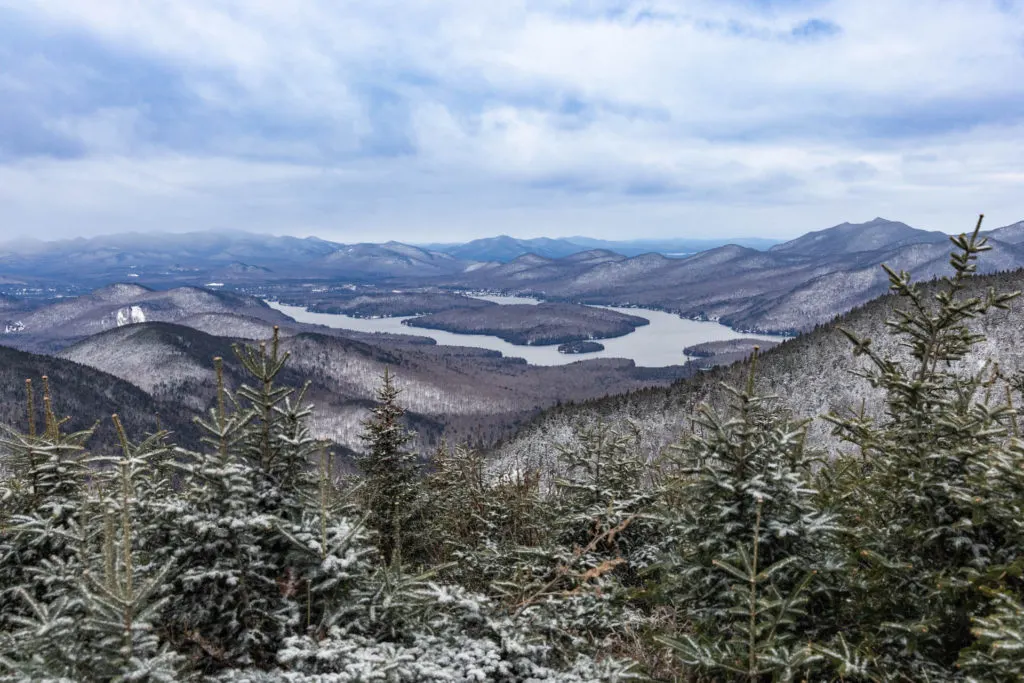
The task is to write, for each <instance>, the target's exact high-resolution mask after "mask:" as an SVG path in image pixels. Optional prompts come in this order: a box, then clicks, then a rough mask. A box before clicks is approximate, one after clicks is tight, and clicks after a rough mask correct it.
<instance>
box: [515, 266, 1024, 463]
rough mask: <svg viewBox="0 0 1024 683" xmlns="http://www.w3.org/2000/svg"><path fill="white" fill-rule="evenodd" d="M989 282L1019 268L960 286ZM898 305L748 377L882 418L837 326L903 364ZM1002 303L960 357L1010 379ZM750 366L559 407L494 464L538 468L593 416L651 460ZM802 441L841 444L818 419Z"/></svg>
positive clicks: (782, 348)
mask: <svg viewBox="0 0 1024 683" xmlns="http://www.w3.org/2000/svg"><path fill="white" fill-rule="evenodd" d="M982 258H984V257H982ZM941 288H942V284H941V283H940V282H936V281H931V282H927V283H924V284H923V285H922V291H923V292H925V296H928V297H931V296H934V294H935V293H937V292H938V291H941ZM989 288H994V289H996V290H997V291H1021V290H1024V270H1015V271H1010V272H1004V273H996V274H992V275H975V276H973V277H971V278H969V279H968V280H966V281H965V283H964V291H965V292H966V293H967V294H969V295H970V296H983V295H984V294H985V292H987V291H988V290H989ZM904 305H905V302H903V301H902V299H901V298H900V297H899V296H898V295H895V294H890V295H886V296H882V297H880V298H878V299H875V300H873V301H871V302H869V303H868V304H865V305H864V306H861V307H858V308H856V309H854V310H852V311H850V312H849V313H846V314H844V315H841V316H838V317H837V318H836V319H835V320H834V321H832V322H831V323H829V324H827V325H821V326H819V327H817V328H815V329H814V330H813V331H811V332H808V333H807V334H803V335H800V336H799V337H795V338H794V339H791V340H789V341H786V342H783V343H782V344H780V345H779V346H777V347H774V348H771V349H769V350H766V351H764V352H763V353H762V354H761V356H760V360H759V361H758V372H757V375H756V377H755V383H756V387H757V390H758V391H759V392H760V393H762V394H764V395H770V396H775V397H777V400H778V405H779V406H780V407H781V408H784V409H785V410H787V411H790V412H791V413H792V414H793V415H794V417H797V418H800V419H807V418H817V417H820V416H822V415H825V414H828V413H830V412H835V413H839V414H846V413H847V412H848V411H850V410H857V411H859V410H860V409H861V408H862V407H863V409H864V410H865V413H866V414H867V415H868V416H870V417H873V418H881V417H882V416H883V414H884V412H885V402H884V392H883V391H882V390H881V389H880V388H872V387H871V386H870V385H869V384H868V383H867V382H864V381H863V380H862V379H860V378H859V377H858V376H857V375H856V373H857V372H858V371H860V370H863V369H864V368H865V367H866V364H867V361H866V359H864V358H855V357H854V356H853V354H852V353H851V344H850V341H849V339H848V338H847V337H846V335H845V334H844V333H843V331H842V330H843V329H847V330H850V331H852V332H853V333H855V334H856V335H857V336H860V337H867V338H869V339H872V340H873V341H872V348H873V349H874V350H876V351H877V352H879V353H882V354H885V355H888V356H891V357H893V358H896V359H898V360H899V361H901V362H904V363H906V362H908V361H909V349H908V348H906V347H905V346H904V345H903V344H902V343H901V341H900V340H899V339H898V338H897V337H895V336H893V335H892V334H891V333H890V330H889V329H888V326H887V325H886V320H889V319H891V318H892V316H893V313H894V311H895V310H896V309H898V308H899V307H901V306H904ZM1009 306H1010V308H1009V309H1008V310H1005V311H992V312H990V313H989V314H988V315H986V316H983V317H978V318H977V319H974V320H971V321H969V323H968V324H969V327H970V329H971V330H972V331H974V332H976V333H979V334H981V335H983V336H984V340H983V341H979V342H978V344H977V345H975V346H974V347H973V348H972V349H971V351H970V352H969V353H968V354H967V358H966V360H965V361H964V362H965V364H966V365H968V366H980V365H981V364H982V363H985V362H991V363H994V364H997V365H998V367H999V369H1000V371H1001V372H1002V373H1003V374H1004V375H1006V376H1008V377H1015V376H1020V374H1021V373H1022V372H1024V353H1022V352H1021V340H1022V339H1024V313H1022V310H1024V302H1022V301H1014V302H1012V303H1010V304H1009ZM747 355H749V353H748V354H747ZM749 369H750V367H749V362H738V363H735V364H733V365H731V366H728V367H715V368H713V369H711V370H708V371H705V372H702V373H700V374H698V375H696V376H694V377H691V378H687V379H682V380H680V381H678V382H676V383H674V384H673V385H672V386H670V387H666V388H652V389H645V390H640V391H634V392H626V393H622V394H616V395H613V396H609V397H608V398H603V399H600V400H596V401H589V402H582V403H577V404H565V405H562V406H559V407H557V408H554V409H551V410H549V411H546V412H545V413H543V414H542V415H540V416H538V417H537V418H536V419H535V420H534V421H533V422H532V423H531V424H530V425H528V426H527V427H525V428H524V429H522V430H520V432H519V433H517V435H516V436H515V437H514V438H512V439H511V440H509V441H508V442H507V443H505V444H503V445H502V446H501V447H500V448H499V449H498V456H497V457H498V459H499V460H500V461H503V460H517V461H518V460H522V459H524V458H526V459H527V460H529V461H530V462H531V463H532V464H533V465H537V466H542V464H543V463H544V461H545V459H546V458H549V455H550V454H551V452H552V451H551V444H552V443H555V444H571V443H573V442H574V441H575V433H576V431H577V430H578V427H579V425H586V424H593V423H595V422H597V421H607V422H609V423H611V424H613V425H616V426H617V427H618V428H623V427H624V426H625V425H626V423H629V424H631V425H634V426H635V428H636V429H638V431H639V434H641V435H642V437H643V442H644V444H645V445H646V446H645V447H646V448H647V449H649V453H650V454H651V455H652V456H653V455H654V454H656V453H658V452H660V451H661V450H662V449H663V448H664V447H665V446H667V445H668V444H670V443H673V442H675V441H676V440H678V439H679V438H680V437H681V435H682V434H684V433H685V432H687V431H688V430H689V428H690V422H689V419H688V416H691V415H693V414H694V412H695V411H696V410H697V408H698V406H699V405H700V404H701V403H709V404H710V405H712V406H714V407H716V408H722V407H724V406H725V405H726V404H727V403H728V401H729V400H730V396H729V393H728V392H727V391H726V390H725V389H724V387H723V384H726V385H733V386H736V385H739V384H742V383H743V381H744V378H745V377H746V375H747V373H748V372H749ZM808 439H809V443H810V444H811V445H813V446H815V447H820V448H825V447H828V448H837V447H839V440H838V438H837V437H836V436H834V435H833V434H832V427H831V425H830V424H829V423H828V422H826V421H824V420H820V419H819V420H815V421H814V422H813V423H812V424H811V426H810V428H809V431H808Z"/></svg>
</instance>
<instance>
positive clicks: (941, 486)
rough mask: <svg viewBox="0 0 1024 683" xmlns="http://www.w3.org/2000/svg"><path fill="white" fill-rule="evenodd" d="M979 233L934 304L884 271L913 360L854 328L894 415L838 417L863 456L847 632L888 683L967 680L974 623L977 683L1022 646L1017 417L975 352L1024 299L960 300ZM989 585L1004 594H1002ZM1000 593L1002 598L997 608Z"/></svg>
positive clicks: (981, 242)
mask: <svg viewBox="0 0 1024 683" xmlns="http://www.w3.org/2000/svg"><path fill="white" fill-rule="evenodd" d="M980 228H981V220H980V219H979V221H978V225H977V227H976V228H975V230H974V232H973V234H971V235H970V236H967V235H960V236H959V237H955V238H951V239H952V241H953V244H954V245H955V247H956V250H955V251H954V253H953V255H952V257H951V259H950V263H951V265H952V267H953V270H954V274H953V275H952V277H947V278H945V279H944V280H943V282H942V283H941V286H940V287H939V288H938V292H937V293H936V294H935V295H934V298H931V297H926V296H925V294H924V293H923V292H922V290H921V289H920V288H918V286H917V285H916V284H914V283H912V282H911V280H910V276H909V275H908V274H907V273H905V272H899V273H897V272H894V271H892V270H891V269H888V268H887V269H886V270H887V272H888V273H889V279H890V284H891V289H892V290H893V291H894V292H895V293H896V294H897V295H899V296H900V297H903V298H904V299H905V300H906V301H907V302H908V304H909V306H908V307H907V308H906V309H905V310H901V311H898V312H897V313H896V316H895V318H894V319H893V320H890V321H888V324H889V326H890V328H891V329H892V330H893V331H894V332H895V333H896V334H897V335H899V337H900V339H901V341H902V343H903V345H904V346H905V347H906V348H907V349H908V351H909V355H910V360H909V362H902V361H900V360H897V359H891V358H885V357H883V356H882V355H880V354H879V353H877V352H876V351H875V350H874V349H873V348H872V346H871V343H870V340H866V339H860V338H858V337H856V336H855V335H853V334H852V333H849V332H848V333H847V336H849V337H850V339H851V341H852V342H853V344H854V354H855V355H858V356H865V357H866V358H867V359H868V361H869V364H868V368H867V369H866V370H865V371H864V373H863V375H864V377H866V378H867V380H868V381H869V382H870V383H871V384H872V385H873V386H876V387H881V388H882V389H884V390H885V392H886V407H887V411H886V415H885V417H884V418H883V419H882V420H879V421H877V422H876V421H872V420H870V419H867V418H865V417H863V416H862V415H854V416H851V417H840V416H835V415H834V416H831V417H830V419H831V420H832V421H833V422H834V423H835V425H836V427H837V431H838V433H839V434H841V435H842V436H843V437H844V438H845V439H846V440H847V441H849V442H850V443H851V444H853V445H855V446H856V447H857V451H858V454H859V456H860V458H861V459H860V469H859V471H858V472H857V473H856V474H857V476H854V477H849V478H847V481H849V482H851V484H850V490H849V491H848V492H847V495H846V497H845V500H846V505H845V512H846V513H847V514H846V516H847V518H848V519H847V523H848V525H849V527H850V528H851V530H852V533H851V535H850V537H849V538H850V541H851V548H850V550H851V552H850V555H851V558H852V559H851V562H850V567H849V568H848V571H847V572H845V576H846V577H847V578H848V581H849V587H850V591H851V596H852V598H853V599H852V601H851V602H850V603H849V604H850V606H851V608H852V611H851V612H850V613H849V614H848V616H847V619H848V624H847V627H848V633H850V635H851V636H855V637H856V638H858V640H859V641H860V642H859V646H860V651H861V653H862V655H864V656H865V657H867V658H868V659H869V660H870V661H871V662H872V673H873V674H874V675H875V676H877V677H879V678H883V679H886V680H948V679H953V678H956V677H957V676H959V675H961V674H960V672H959V670H958V668H957V660H958V657H959V653H960V652H961V650H963V649H964V648H965V647H968V646H970V645H971V643H972V640H973V638H974V636H973V635H972V628H973V629H975V632H976V633H977V634H978V636H979V638H981V639H982V642H981V643H979V644H978V645H977V646H976V647H975V648H974V649H973V650H972V652H971V654H970V655H966V656H965V659H964V660H963V663H964V664H966V665H968V666H966V667H963V668H966V669H968V670H970V672H971V676H972V677H974V678H975V679H976V680H1009V679H1006V678H1003V676H1002V674H1001V673H1000V672H1001V671H1002V672H1005V670H1006V669H1005V667H1004V668H1002V669H1000V668H999V665H998V663H994V664H992V668H991V669H988V670H986V669H985V668H984V667H985V666H986V661H987V660H986V657H987V656H988V655H992V656H994V657H995V659H994V660H992V661H994V662H998V657H999V655H998V651H999V650H1000V649H1001V648H1002V647H1004V644H1005V643H1007V642H1012V640H1013V639H1014V636H1013V634H1012V631H1013V629H1014V626H1013V622H1014V610H1015V609H1016V607H1017V606H1019V598H1020V596H1021V594H1022V584H1021V582H1020V579H1019V576H1020V568H1021V558H1022V557H1024V534H1022V526H1021V522H1020V520H1021V512H1022V506H1024V487H1022V486H1021V477H1022V473H1021V469H1022V468H1024V457H1022V450H1021V448H1020V444H1019V441H1018V440H1017V439H1016V437H1014V436H1013V435H1012V434H1010V431H1011V430H1012V425H1014V424H1015V422H1014V420H1013V412H1012V409H1011V408H1010V406H1009V405H1008V403H1007V402H1006V400H1005V398H1006V396H1008V394H1007V392H1005V391H1004V390H1003V387H1002V386H1001V384H1000V379H999V375H998V373H997V372H996V371H995V369H994V368H993V367H991V366H990V365H981V366H980V367H979V366H978V365H976V364H974V363H973V362H970V363H968V362H965V357H966V355H967V353H968V352H969V351H970V350H971V348H972V347H973V346H974V345H976V344H977V343H978V342H979V341H981V340H982V338H983V337H982V336H981V335H978V334H975V333H973V332H972V331H971V329H970V328H969V326H968V325H969V323H970V322H971V320H973V319H974V318H977V317H978V316H981V315H983V314H985V312H986V311H989V310H991V309H994V308H1006V307H1008V305H1009V303H1010V301H1011V299H1012V298H1013V297H1014V296H1016V293H996V292H994V291H991V290H990V291H989V292H988V293H987V294H986V295H985V296H983V297H968V296H965V295H964V294H963V288H964V284H965V278H967V277H968V276H969V275H970V274H971V273H973V272H974V270H975V260H976V258H977V257H978V254H980V253H981V252H984V251H986V250H987V249H988V248H989V247H988V246H987V245H986V244H985V239H984V238H980V237H979V234H978V233H979V230H980ZM930 299H931V300H930ZM992 582H995V583H996V585H997V586H1000V587H1001V588H1002V591H1003V592H1002V593H1000V592H995V593H994V592H993V590H992V588H991V587H990V586H989V585H988V584H990V583H992ZM1007 591H1008V593H1007ZM990 595H1002V596H1004V597H1000V598H998V599H996V601H995V604H993V598H990V597H989V596H990ZM1014 595H1015V596H1016V597H1014ZM1015 600H1016V601H1017V602H1015ZM990 610H993V611H992V612H991V613H989V612H990ZM972 620H976V621H975V623H974V624H972ZM1017 623H1018V624H1019V622H1017ZM1002 629H1008V630H1006V631H1005V632H1004V631H1002ZM1004 638H1005V639H1004ZM988 645H990V646H991V648H990V650H986V647H987V646H988ZM986 653H988V655H987V654H986ZM1018 661H1022V660H1018Z"/></svg>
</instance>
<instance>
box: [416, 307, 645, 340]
mask: <svg viewBox="0 0 1024 683" xmlns="http://www.w3.org/2000/svg"><path fill="white" fill-rule="evenodd" d="M649 322H650V321H648V320H647V318H641V317H640V316H637V315H627V314H625V313H619V312H617V311H610V310H608V309H605V308H595V307H592V306H582V305H580V304H563V303H541V304H536V305H533V304H510V305H493V306H483V307H479V308H472V309H469V308H458V309H451V310H447V311H441V312H438V313H433V314H431V315H425V316H421V317H418V318H412V319H410V320H406V321H404V324H406V325H409V326H412V327H424V328H426V329H430V330H444V331H446V332H456V333H459V334H489V335H493V336H495V337H500V338H501V339H504V340H505V341H507V342H509V343H511V344H519V345H522V346H527V345H546V344H567V343H569V342H577V341H589V340H592V339H609V338H611V337H622V336H624V335H627V334H629V333H630V332H633V331H634V330H635V329H636V328H638V327H641V326H643V325H647V324H649Z"/></svg>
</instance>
